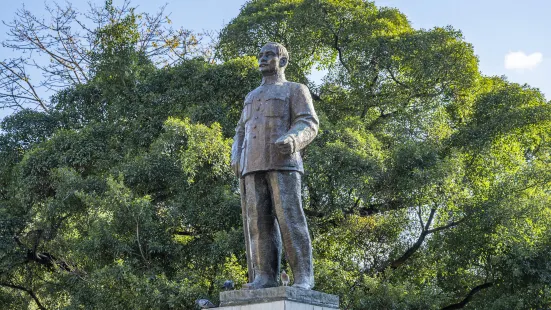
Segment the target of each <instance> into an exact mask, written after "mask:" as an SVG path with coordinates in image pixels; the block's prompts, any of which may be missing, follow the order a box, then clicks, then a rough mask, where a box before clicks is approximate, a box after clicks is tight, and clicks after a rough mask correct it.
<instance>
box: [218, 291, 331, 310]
mask: <svg viewBox="0 0 551 310" xmlns="http://www.w3.org/2000/svg"><path fill="white" fill-rule="evenodd" d="M219 309H221V310H335V309H339V297H338V296H335V295H330V294H325V293H322V292H317V291H312V290H303V289H299V288H294V287H289V286H280V287H272V288H266V289H260V290H238V291H228V292H221V293H220V308H219Z"/></svg>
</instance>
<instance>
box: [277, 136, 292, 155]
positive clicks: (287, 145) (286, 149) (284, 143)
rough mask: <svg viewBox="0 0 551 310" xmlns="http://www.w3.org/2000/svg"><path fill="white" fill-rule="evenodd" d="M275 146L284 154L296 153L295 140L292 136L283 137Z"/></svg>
mask: <svg viewBox="0 0 551 310" xmlns="http://www.w3.org/2000/svg"><path fill="white" fill-rule="evenodd" d="M275 144H276V146H277V149H278V150H279V152H280V153H282V154H292V153H294V152H295V140H294V139H293V138H292V137H290V136H283V137H281V138H279V139H277V141H276V142H275Z"/></svg>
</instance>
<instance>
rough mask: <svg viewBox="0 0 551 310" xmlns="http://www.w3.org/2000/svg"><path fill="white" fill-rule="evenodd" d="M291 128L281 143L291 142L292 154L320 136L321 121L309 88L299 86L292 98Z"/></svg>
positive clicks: (293, 90) (292, 92) (294, 90)
mask: <svg viewBox="0 0 551 310" xmlns="http://www.w3.org/2000/svg"><path fill="white" fill-rule="evenodd" d="M290 105H291V107H290V112H291V127H290V128H289V130H288V131H287V133H286V134H285V135H284V136H283V137H281V138H280V139H279V140H281V141H285V140H286V141H289V142H291V150H290V152H291V153H294V152H298V151H300V150H302V149H303V148H305V147H306V146H307V145H308V144H310V142H312V140H314V138H315V137H316V135H317V134H318V127H319V119H318V116H317V115H316V111H314V105H313V103H312V96H311V95H310V91H309V90H308V87H306V86H305V85H302V84H298V86H297V87H296V88H295V87H293V89H292V91H291V97H290Z"/></svg>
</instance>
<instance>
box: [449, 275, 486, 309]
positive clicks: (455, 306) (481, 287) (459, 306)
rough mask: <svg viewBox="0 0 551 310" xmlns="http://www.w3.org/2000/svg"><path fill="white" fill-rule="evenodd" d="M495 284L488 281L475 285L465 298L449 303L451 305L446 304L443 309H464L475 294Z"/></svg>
mask: <svg viewBox="0 0 551 310" xmlns="http://www.w3.org/2000/svg"><path fill="white" fill-rule="evenodd" d="M493 285H494V283H493V282H487V283H484V284H481V285H478V286H475V287H474V288H473V289H472V290H471V291H470V292H469V293H468V294H467V296H465V298H463V300H462V301H460V302H458V303H456V304H452V305H449V306H446V307H444V308H442V309H441V310H455V309H462V308H463V307H465V306H466V305H467V304H468V303H469V302H470V301H471V299H472V298H473V296H474V295H475V294H476V293H478V292H480V291H482V290H484V289H487V288H489V287H492V286H493Z"/></svg>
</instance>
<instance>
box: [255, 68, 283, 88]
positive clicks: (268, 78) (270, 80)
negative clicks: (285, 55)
mask: <svg viewBox="0 0 551 310" xmlns="http://www.w3.org/2000/svg"><path fill="white" fill-rule="evenodd" d="M285 81H287V80H286V79H285V72H283V71H279V72H276V73H274V74H271V75H264V76H263V77H262V84H261V85H271V84H276V83H283V82H285Z"/></svg>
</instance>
